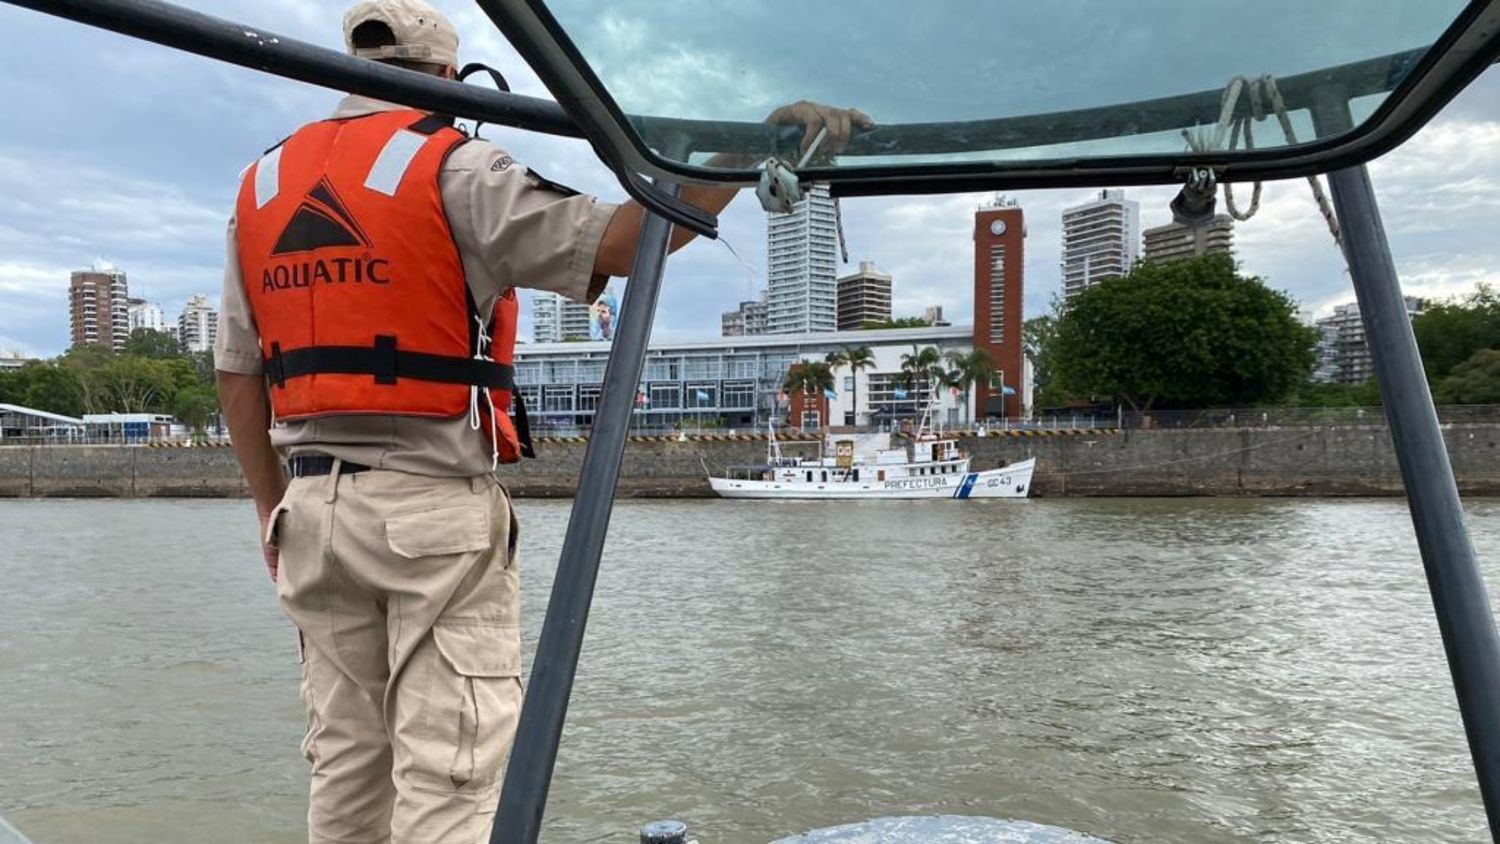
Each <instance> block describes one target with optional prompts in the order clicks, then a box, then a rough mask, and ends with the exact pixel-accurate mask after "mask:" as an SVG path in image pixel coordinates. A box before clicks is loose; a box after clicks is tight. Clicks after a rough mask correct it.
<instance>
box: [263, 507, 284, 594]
mask: <svg viewBox="0 0 1500 844" xmlns="http://www.w3.org/2000/svg"><path fill="white" fill-rule="evenodd" d="M270 530H271V514H270V513H268V512H266V511H264V510H262V511H260V553H261V556H263V557H265V559H266V571H268V572H270V573H271V582H272V583H275V582H276V572H277V571H278V570H279V569H280V568H281V552H280V551H277V550H276V549H275V548H272V547H271V546H270V545H267V544H266V535H267V534H268V533H269V532H270Z"/></svg>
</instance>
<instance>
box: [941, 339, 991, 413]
mask: <svg viewBox="0 0 1500 844" xmlns="http://www.w3.org/2000/svg"><path fill="white" fill-rule="evenodd" d="M944 359H945V360H947V362H948V365H949V366H950V367H952V368H951V369H950V370H949V372H948V377H947V381H948V385H949V386H951V387H957V388H958V389H959V390H960V391H961V392H962V393H963V397H964V414H965V415H966V416H967V415H968V413H969V391H970V390H972V389H973V388H974V385H975V384H987V383H989V380H990V376H991V375H993V374H994V373H995V359H994V358H993V357H991V356H990V353H989V352H988V351H987V350H985V349H982V348H978V349H974V350H973V351H971V352H969V353H968V354H963V353H961V352H949V353H948V354H946V355H944ZM972 421H973V420H972V419H965V422H972Z"/></svg>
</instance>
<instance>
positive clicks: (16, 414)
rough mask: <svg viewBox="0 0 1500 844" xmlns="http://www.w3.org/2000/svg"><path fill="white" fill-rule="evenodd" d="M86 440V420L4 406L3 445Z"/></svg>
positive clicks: (0, 418)
mask: <svg viewBox="0 0 1500 844" xmlns="http://www.w3.org/2000/svg"><path fill="white" fill-rule="evenodd" d="M83 439H84V424H83V420H82V419H78V418H76V417H73V416H64V415H62V414H60V413H51V412H48V411H45V410H37V409H36V408H34V407H22V406H21V405H18V404H4V403H0V445H57V444H65V443H74V442H82V441H83Z"/></svg>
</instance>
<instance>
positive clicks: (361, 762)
mask: <svg viewBox="0 0 1500 844" xmlns="http://www.w3.org/2000/svg"><path fill="white" fill-rule="evenodd" d="M268 533H269V534H270V536H269V537H268V539H269V540H270V541H271V543H272V544H273V545H275V546H276V547H278V548H279V549H280V551H281V570H280V573H279V576H278V578H277V592H278V595H279V597H280V600H281V605H282V608H283V609H284V610H285V611H286V613H287V615H288V616H290V617H291V619H292V621H293V622H295V623H296V625H297V629H298V630H299V631H300V633H301V637H302V645H303V646H302V649H301V652H302V697H303V700H304V702H305V703H306V705H307V719H308V728H307V736H306V739H305V740H304V742H303V752H304V754H305V755H306V756H307V759H308V761H309V762H311V763H312V789H311V799H310V806H309V809H308V818H307V821H308V830H309V833H308V834H309V840H310V841H311V842H312V844H377V842H380V843H382V844H383V842H392V844H416V843H417V842H421V844H448V843H449V842H462V844H483V842H485V841H488V835H489V830H490V824H491V820H492V816H493V814H494V810H495V804H496V800H497V796H498V788H499V787H498V784H497V778H498V775H499V771H500V767H501V765H502V763H503V761H504V758H505V757H506V756H507V755H508V754H509V752H510V745H511V741H512V739H513V738H514V736H515V729H516V721H517V719H518V717H519V715H520V709H521V683H520V655H521V642H520V632H519V628H518V620H519V615H520V606H519V600H518V599H519V594H518V583H517V571H516V557H515V553H514V550H515V549H514V546H515V542H516V538H517V537H516V532H515V530H514V526H513V515H512V512H511V509H510V502H509V499H508V498H507V496H506V494H505V491H504V489H503V488H501V486H500V484H499V483H498V482H497V481H496V480H495V479H494V478H491V477H488V476H484V477H477V478H428V477H422V476H418V475H409V474H405V473H401V472H389V471H381V470H371V471H366V472H360V473H357V474H346V475H343V476H339V475H338V474H337V473H336V472H335V474H331V475H327V476H319V477H306V478H297V479H294V480H293V481H292V482H291V486H290V487H289V488H288V490H287V493H286V497H285V498H284V499H283V500H282V502H281V504H280V505H279V506H278V507H277V509H276V512H275V514H274V515H273V517H272V519H271V523H270V527H269V531H268Z"/></svg>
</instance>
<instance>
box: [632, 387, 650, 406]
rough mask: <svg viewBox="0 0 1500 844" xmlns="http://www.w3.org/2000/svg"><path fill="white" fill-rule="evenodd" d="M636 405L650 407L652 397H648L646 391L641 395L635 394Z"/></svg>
mask: <svg viewBox="0 0 1500 844" xmlns="http://www.w3.org/2000/svg"><path fill="white" fill-rule="evenodd" d="M635 403H636V404H638V405H640V406H641V407H650V406H651V397H650V396H648V395H646V391H645V390H642V391H640V392H639V393H636V394H635Z"/></svg>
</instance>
